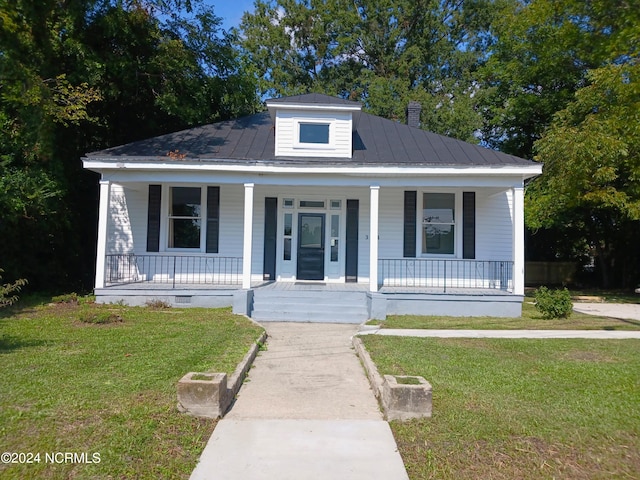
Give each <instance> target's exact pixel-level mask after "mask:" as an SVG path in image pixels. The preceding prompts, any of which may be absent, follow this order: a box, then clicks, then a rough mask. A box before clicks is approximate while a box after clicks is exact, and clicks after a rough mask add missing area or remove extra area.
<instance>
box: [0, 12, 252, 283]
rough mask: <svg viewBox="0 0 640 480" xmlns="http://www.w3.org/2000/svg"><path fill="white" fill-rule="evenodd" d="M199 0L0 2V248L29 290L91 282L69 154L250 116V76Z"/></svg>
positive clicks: (85, 209) (85, 191)
mask: <svg viewBox="0 0 640 480" xmlns="http://www.w3.org/2000/svg"><path fill="white" fill-rule="evenodd" d="M233 38H234V37H233V36H232V35H230V34H229V33H227V32H224V31H223V30H222V29H221V28H220V19H219V18H218V17H217V16H215V15H214V12H213V10H212V8H211V7H210V6H207V5H206V4H205V2H204V1H203V0H169V1H166V0H140V1H132V2H120V1H114V0H79V1H75V2H66V3H64V4H61V3H60V2H55V1H52V0H44V1H42V2H38V3H37V5H36V4H34V3H33V2H31V1H27V0H15V1H12V2H4V3H3V5H2V7H1V8H0V52H2V55H0V83H1V84H2V89H0V209H1V210H2V212H3V219H2V222H0V238H4V239H8V238H11V239H12V241H11V242H3V244H2V245H1V246H0V258H2V259H3V262H4V264H3V267H4V268H5V269H6V271H7V275H9V276H11V277H14V278H22V277H27V278H29V279H30V281H31V284H32V285H33V286H34V287H35V288H43V289H50V288H51V285H55V286H56V288H63V289H64V288H66V289H82V288H87V287H88V286H89V285H90V282H91V280H92V276H93V275H92V268H93V255H94V244H93V243H92V242H88V241H87V239H88V238H95V231H94V230H95V215H96V201H95V198H96V196H97V191H96V189H97V182H96V178H95V175H94V174H91V173H88V172H84V171H83V170H82V166H81V163H80V162H79V158H80V157H81V156H82V155H84V154H85V153H87V152H90V151H94V150H99V149H101V148H105V147H108V146H113V145H118V144H123V143H126V142H130V141H134V140H139V139H142V138H147V137H150V136H154V135H160V134H163V133H167V132H170V131H175V130H179V129H182V128H187V127H190V126H194V125H197V124H202V123H207V122H213V121H217V120H222V119H226V118H229V117H233V116H238V115H242V114H247V113H253V112H254V111H255V110H256V109H257V108H258V99H257V98H256V95H255V85H254V83H253V81H252V80H250V79H249V77H247V76H246V75H244V74H243V72H242V71H241V70H240V68H239V63H238V53H237V50H236V49H235V48H234V47H233V44H232V40H233Z"/></svg>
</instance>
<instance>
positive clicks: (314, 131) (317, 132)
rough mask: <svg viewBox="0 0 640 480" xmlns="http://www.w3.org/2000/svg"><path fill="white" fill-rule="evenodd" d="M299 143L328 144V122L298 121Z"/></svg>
mask: <svg viewBox="0 0 640 480" xmlns="http://www.w3.org/2000/svg"><path fill="white" fill-rule="evenodd" d="M299 125H300V135H299V137H298V141H299V142H300V143H316V144H321V145H328V144H329V126H330V125H329V124H328V123H302V122H300V124H299Z"/></svg>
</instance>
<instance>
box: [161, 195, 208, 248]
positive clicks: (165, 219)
mask: <svg viewBox="0 0 640 480" xmlns="http://www.w3.org/2000/svg"><path fill="white" fill-rule="evenodd" d="M173 187H188V188H199V189H200V246H199V247H195V248H174V247H169V234H170V232H169V211H170V203H171V188H173ZM162 199H163V200H162V206H161V210H160V212H161V217H160V247H161V249H162V248H164V250H161V251H164V252H179V253H205V252H206V239H207V237H206V228H207V225H206V224H207V185H203V184H197V185H194V184H179V183H177V184H164V185H162ZM212 255H213V254H212Z"/></svg>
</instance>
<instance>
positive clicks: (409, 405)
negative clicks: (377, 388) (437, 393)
mask: <svg viewBox="0 0 640 480" xmlns="http://www.w3.org/2000/svg"><path fill="white" fill-rule="evenodd" d="M382 404H383V406H384V410H385V414H386V417H387V420H409V419H411V418H422V417H431V384H430V383H429V382H427V381H426V380H425V379H424V378H422V377H418V376H408V375H398V376H393V375H385V376H384V382H383V385H382Z"/></svg>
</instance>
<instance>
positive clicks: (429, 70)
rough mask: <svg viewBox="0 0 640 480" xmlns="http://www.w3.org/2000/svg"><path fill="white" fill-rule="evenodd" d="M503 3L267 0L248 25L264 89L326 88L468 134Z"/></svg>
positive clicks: (245, 41)
mask: <svg viewBox="0 0 640 480" xmlns="http://www.w3.org/2000/svg"><path fill="white" fill-rule="evenodd" d="M495 11H496V10H495V6H494V2H492V1H488V0H481V1H477V2H459V1H454V0H446V1H435V0H427V1H420V2H416V1H414V0H367V1H362V0H358V1H351V0H330V1H324V2H316V1H305V0H258V1H256V2H255V11H254V13H253V14H245V16H244V17H243V20H242V24H241V26H240V33H241V35H240V38H241V46H242V48H243V50H244V52H245V55H246V58H247V63H248V65H250V68H251V69H252V73H253V75H254V76H255V78H256V79H257V82H258V85H259V89H260V92H261V94H262V95H266V96H278V95H296V94H301V93H307V92H311V91H314V92H323V93H326V94H330V95H337V96H340V97H343V98H348V99H351V100H358V101H361V102H362V103H363V104H364V106H365V108H366V109H367V111H369V112H371V113H373V114H375V115H380V116H383V117H386V118H391V119H396V120H404V118H405V113H404V112H405V108H406V106H407V104H408V102H409V101H410V100H415V101H419V102H421V103H422V105H423V109H422V119H421V120H422V125H424V126H425V128H428V129H429V130H432V131H435V132H438V133H442V134H447V135H451V136H454V137H457V138H461V139H464V140H469V141H476V137H475V136H474V132H475V131H476V130H477V129H478V128H479V127H480V125H481V123H480V116H479V113H478V112H477V100H478V98H477V96H476V95H475V93H476V85H477V83H476V82H475V75H474V72H475V71H476V70H477V68H478V66H479V64H480V62H481V61H482V55H483V50H484V47H485V39H484V35H485V33H486V31H487V28H488V24H489V23H490V22H491V19H492V13H493V12H495Z"/></svg>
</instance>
